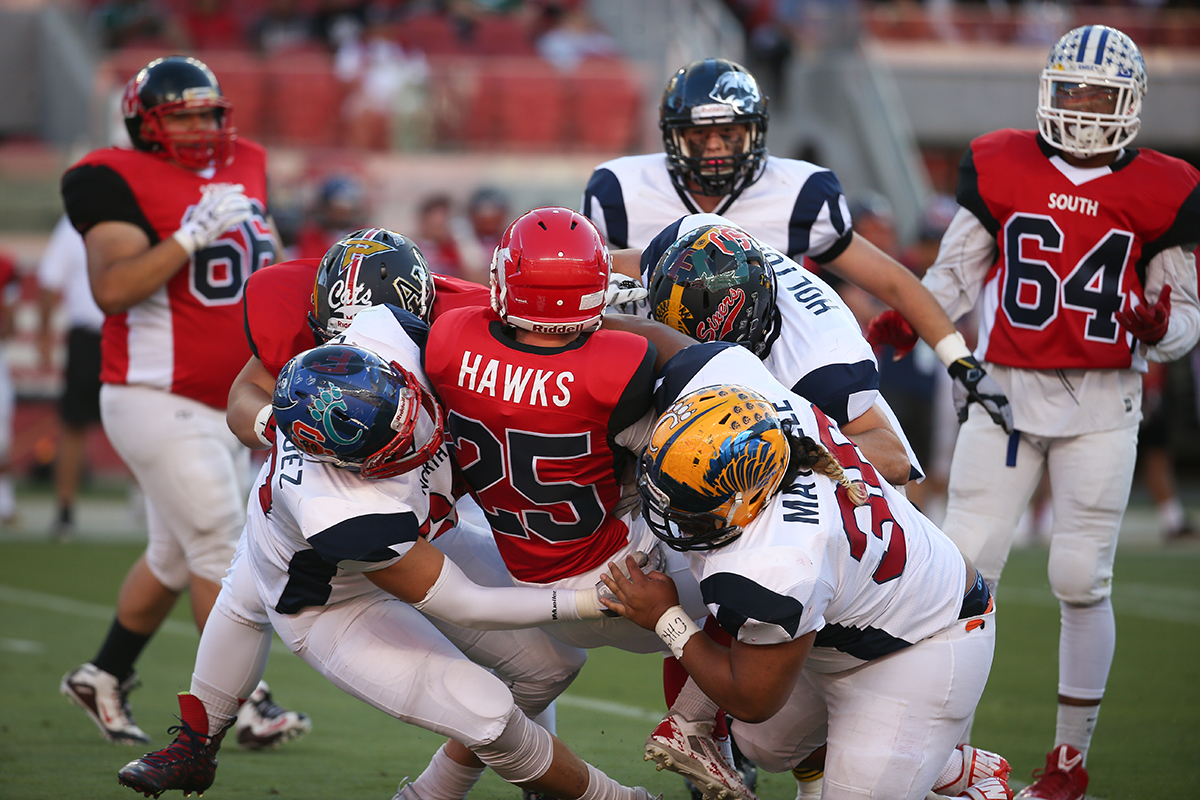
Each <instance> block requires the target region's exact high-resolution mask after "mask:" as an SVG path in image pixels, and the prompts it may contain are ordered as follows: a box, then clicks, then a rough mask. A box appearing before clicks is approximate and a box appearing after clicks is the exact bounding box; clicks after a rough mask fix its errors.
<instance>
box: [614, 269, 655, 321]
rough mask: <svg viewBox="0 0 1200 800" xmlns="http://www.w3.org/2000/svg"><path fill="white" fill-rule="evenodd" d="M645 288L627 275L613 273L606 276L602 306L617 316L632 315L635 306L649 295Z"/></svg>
mask: <svg viewBox="0 0 1200 800" xmlns="http://www.w3.org/2000/svg"><path fill="white" fill-rule="evenodd" d="M649 294H650V293H649V291H647V290H646V287H645V286H642V284H640V283H638V282H637V281H636V280H634V279H633V278H631V277H629V276H628V275H622V274H621V273H619V272H614V273H612V274H611V275H609V276H608V290H607V291H605V293H604V305H605V306H607V307H609V308H611V309H613V310H614V311H616V312H617V313H618V314H632V313H634V311H635V308H636V306H635V304H636V303H637V302H639V301H641V300H645V299H646V297H647V296H648V295H649Z"/></svg>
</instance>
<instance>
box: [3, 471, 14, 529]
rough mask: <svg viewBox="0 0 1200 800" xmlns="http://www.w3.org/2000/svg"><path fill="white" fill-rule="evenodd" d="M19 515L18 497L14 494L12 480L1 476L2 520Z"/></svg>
mask: <svg viewBox="0 0 1200 800" xmlns="http://www.w3.org/2000/svg"><path fill="white" fill-rule="evenodd" d="M16 513H17V496H16V493H15V492H13V482H12V478H10V477H9V476H8V474H7V473H6V474H4V475H0V519H8V518H9V517H11V516H12V515H13V514H16Z"/></svg>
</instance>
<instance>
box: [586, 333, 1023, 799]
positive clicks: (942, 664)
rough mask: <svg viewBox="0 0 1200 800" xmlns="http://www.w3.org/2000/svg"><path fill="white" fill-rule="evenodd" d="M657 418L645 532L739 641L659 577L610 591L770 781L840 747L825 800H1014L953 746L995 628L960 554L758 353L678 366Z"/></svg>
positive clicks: (700, 357) (986, 598)
mask: <svg viewBox="0 0 1200 800" xmlns="http://www.w3.org/2000/svg"><path fill="white" fill-rule="evenodd" d="M747 386H752V387H754V389H753V390H752V389H749V388H746V387H747ZM658 405H659V406H660V407H661V408H663V411H662V415H661V416H660V418H659V421H658V423H657V424H656V426H655V428H654V432H653V434H652V436H651V443H650V445H649V446H648V447H647V449H646V451H645V452H644V453H643V455H642V457H641V458H640V459H639V464H638V488H639V492H640V493H641V496H642V500H643V503H644V504H645V514H646V520H647V522H648V523H649V524H650V526H651V527H652V528H653V529H654V531H655V533H656V534H657V535H658V536H659V538H661V539H663V541H665V542H666V543H667V544H668V545H669V546H670V547H672V548H674V549H677V550H681V551H683V552H684V553H685V554H686V556H687V558H688V561H689V564H690V566H691V569H692V573H693V575H694V576H695V577H696V579H697V580H698V581H699V582H700V583H701V585H702V586H703V587H704V590H705V600H706V601H707V603H708V606H709V610H710V612H711V613H712V614H713V616H714V617H716V619H718V620H719V621H720V623H721V626H722V627H723V628H724V629H725V631H726V632H727V633H728V634H729V635H730V636H731V637H732V638H733V641H732V643H731V645H730V646H729V647H728V648H725V647H722V646H720V645H718V644H716V643H715V642H714V641H713V640H712V639H711V638H710V637H709V636H708V635H707V634H705V633H703V632H701V631H700V630H699V629H698V628H697V627H696V626H695V625H694V624H692V623H691V621H690V620H687V619H686V615H684V614H680V613H679V609H677V608H674V605H675V603H676V599H675V598H676V594H675V589H674V587H673V586H672V584H671V583H670V581H668V580H666V579H665V576H662V575H661V574H659V573H650V574H649V575H647V576H642V575H641V573H640V572H639V573H638V574H637V575H631V576H629V577H624V576H621V575H618V576H617V577H616V578H615V579H613V578H606V579H605V583H606V584H607V585H608V586H609V588H610V589H612V590H613V591H614V593H615V594H616V595H617V596H618V598H619V600H620V602H618V603H611V602H610V603H608V605H610V607H611V608H613V609H615V610H618V611H620V612H621V614H622V615H624V616H626V617H628V618H629V619H632V620H634V621H635V622H637V623H638V624H640V625H642V626H643V627H646V628H648V629H651V630H655V631H656V632H657V633H658V634H659V636H660V637H661V638H662V639H663V641H664V642H665V643H667V645H668V646H670V647H671V649H672V651H673V652H674V653H675V655H676V656H677V657H678V658H679V659H680V660H681V661H682V662H683V664H684V666H685V667H687V669H688V671H689V672H690V673H691V674H692V675H693V677H694V678H695V679H696V681H697V682H698V683H699V684H700V687H701V688H702V689H703V690H704V691H705V692H706V693H707V694H708V695H709V696H711V697H712V698H713V699H714V700H716V701H717V702H718V703H720V705H721V707H722V708H724V709H726V711H727V712H728V713H729V714H731V715H732V716H733V717H735V718H736V719H737V720H738V721H737V722H735V723H734V725H733V734H734V737H735V738H736V740H737V742H738V744H739V745H740V747H741V749H742V751H743V752H745V753H746V755H748V756H749V757H751V758H753V759H754V761H755V762H756V763H757V764H758V766H759V767H760V768H765V769H767V770H770V771H772V772H780V771H784V770H788V769H791V768H792V767H793V766H794V765H796V764H797V763H798V762H800V761H801V760H802V759H804V758H805V757H806V756H808V755H809V754H810V753H811V752H812V751H813V750H815V749H816V748H819V747H820V746H821V745H822V744H824V743H826V742H828V747H827V756H826V764H825V782H824V787H823V792H824V793H823V794H822V797H824V798H826V800H829V799H830V798H851V797H855V798H857V797H867V796H883V795H886V796H888V797H896V798H912V800H920V799H921V798H925V797H926V796H927V793H929V792H930V791H931V790H934V789H935V787H936V791H937V792H938V793H940V794H947V795H952V796H966V797H999V798H1006V797H1011V792H1009V790H1008V788H1007V784H1006V783H1005V780H1006V777H1007V773H1008V769H1007V763H1006V762H1004V761H1003V759H999V758H998V757H997V758H995V759H994V760H991V761H989V762H988V763H986V764H985V763H983V762H982V761H981V760H980V759H977V758H975V756H974V751H973V750H963V749H958V748H957V747H956V745H957V744H958V742H959V737H960V736H962V734H963V733H964V732H965V729H966V726H967V721H968V719H969V718H970V715H971V713H972V711H973V710H974V708H975V704H976V703H977V702H978V700H979V697H980V695H981V694H982V692H983V688H984V684H985V683H986V680H987V676H988V671H989V669H990V666H991V660H992V652H993V647H994V643H995V629H994V625H993V617H994V611H993V604H992V602H991V596H990V593H989V591H988V588H987V585H986V584H985V583H984V582H983V580H982V578H980V577H979V575H978V573H977V572H976V570H975V569H974V567H972V566H971V565H970V564H969V562H966V561H965V559H964V558H963V557H962V555H961V554H960V553H959V552H958V550H957V548H955V546H954V544H953V543H952V542H951V541H950V540H949V539H948V538H947V537H946V536H945V535H944V534H943V533H942V532H941V531H939V530H938V529H937V528H936V527H935V526H934V525H933V524H932V523H930V522H929V521H928V520H927V519H925V518H924V517H923V516H922V515H921V514H920V513H919V512H918V511H917V510H916V509H915V508H914V507H913V506H912V505H911V504H910V503H908V501H907V500H905V499H904V498H903V496H901V495H900V494H899V493H898V492H896V491H895V489H893V488H892V487H891V486H890V485H889V484H888V483H887V482H886V481H884V480H882V479H881V478H880V476H879V474H878V473H877V472H876V470H875V469H874V468H873V467H872V466H871V465H870V463H869V462H867V461H866V460H865V459H864V458H863V457H862V453H861V451H859V450H858V449H857V448H856V447H855V446H854V444H853V443H852V442H850V440H849V439H848V438H846V436H844V435H843V434H842V433H841V431H840V430H839V429H838V427H837V425H836V424H835V423H834V422H832V421H831V420H830V419H829V418H828V417H826V416H825V415H824V414H823V413H822V412H821V411H820V409H818V408H817V407H816V406H814V405H811V404H809V403H808V402H807V401H805V400H803V399H802V398H800V397H798V396H797V395H795V394H793V393H791V392H789V391H787V389H786V388H785V387H783V386H782V385H780V384H779V383H778V382H777V381H775V380H774V379H773V378H772V377H771V375H770V374H769V373H768V372H767V371H766V369H765V367H764V366H763V364H762V362H760V361H759V360H758V359H756V358H753V357H752V356H751V354H749V353H747V352H746V351H745V349H743V348H740V347H736V346H732V345H729V344H724V343H717V344H704V345H697V346H694V347H689V348H687V349H686V350H684V351H682V352H681V353H679V354H678V355H676V356H675V358H674V359H673V360H672V361H671V363H670V364H669V365H668V366H667V368H666V370H665V371H664V375H663V384H662V387H661V392H660V396H659V398H658ZM900 742H906V743H909V744H906V745H900V744H898V743H900ZM943 765H945V766H943Z"/></svg>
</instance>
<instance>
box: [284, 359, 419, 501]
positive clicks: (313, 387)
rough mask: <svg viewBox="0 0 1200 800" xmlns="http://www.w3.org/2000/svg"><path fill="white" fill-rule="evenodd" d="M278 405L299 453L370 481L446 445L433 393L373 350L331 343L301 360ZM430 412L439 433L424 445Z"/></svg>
mask: <svg viewBox="0 0 1200 800" xmlns="http://www.w3.org/2000/svg"><path fill="white" fill-rule="evenodd" d="M271 405H272V407H273V410H274V415H275V422H276V424H277V425H278V426H279V430H280V431H282V432H283V434H284V436H286V437H287V438H288V440H289V441H290V442H291V443H292V444H293V445H295V446H296V449H298V450H299V451H300V452H302V453H304V454H305V456H307V457H308V458H310V459H312V460H314V461H323V462H326V463H329V464H333V465H335V466H338V467H341V468H343V469H349V470H353V471H355V472H359V473H361V474H362V476H363V477H364V478H390V477H393V476H395V475H400V474H401V473H404V472H408V471H409V470H411V469H414V468H416V467H419V466H420V465H422V464H424V463H425V462H426V461H428V460H429V458H430V457H431V456H432V455H433V454H434V453H435V452H436V451H437V449H438V448H439V447H440V446H441V445H442V438H443V425H442V412H441V408H440V407H439V406H438V404H437V401H436V400H435V399H434V398H433V395H431V394H430V393H429V392H427V391H426V390H425V389H424V387H422V386H421V384H420V382H419V381H418V380H417V379H416V377H415V376H414V375H413V374H412V373H411V372H409V371H407V370H406V369H404V368H403V367H401V366H400V365H399V364H397V363H396V362H394V361H393V362H388V361H387V360H385V359H384V358H383V357H382V356H380V355H379V354H377V353H374V352H372V351H371V350H368V349H366V348H365V347H356V346H352V345H347V344H325V345H321V346H320V347H316V348H313V349H312V350H308V351H305V352H303V353H301V354H300V355H298V356H296V357H295V358H293V359H292V360H291V361H289V362H288V363H287V364H286V365H285V366H284V368H283V370H282V371H281V372H280V373H279V379H278V380H277V381H276V382H275V394H274V396H273V397H272V398H271ZM422 407H424V408H425V411H426V412H427V413H428V414H429V417H430V419H431V420H432V421H433V434H432V436H431V437H430V439H429V441H427V442H425V443H424V444H421V445H416V444H415V442H414V438H415V435H416V430H417V417H418V414H419V412H420V409H421V408H422Z"/></svg>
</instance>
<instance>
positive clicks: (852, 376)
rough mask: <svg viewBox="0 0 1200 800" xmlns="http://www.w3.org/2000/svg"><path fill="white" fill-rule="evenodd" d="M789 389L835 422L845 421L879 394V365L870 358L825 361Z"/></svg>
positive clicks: (871, 403)
mask: <svg viewBox="0 0 1200 800" xmlns="http://www.w3.org/2000/svg"><path fill="white" fill-rule="evenodd" d="M792 391H793V392H795V393H796V394H798V395H800V396H801V397H804V398H805V399H807V400H808V401H809V402H811V403H812V404H813V405H815V406H816V407H817V408H819V409H821V411H822V412H824V414H825V416H827V417H830V418H832V419H834V420H836V421H837V423H838V424H839V425H845V424H846V423H847V422H849V421H850V420H852V419H857V418H858V417H860V416H862V415H863V414H864V413H866V411H867V409H869V408H870V407H871V406H873V405H874V404H875V400H876V398H877V397H878V396H879V368H878V367H877V366H876V364H875V362H874V361H871V360H870V359H868V360H866V361H859V362H857V363H854V364H826V365H825V366H822V367H817V368H816V369H814V370H812V371H811V372H809V373H808V374H807V375H805V376H804V377H803V378H801V379H800V380H798V381H796V384H795V385H794V386H792Z"/></svg>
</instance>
